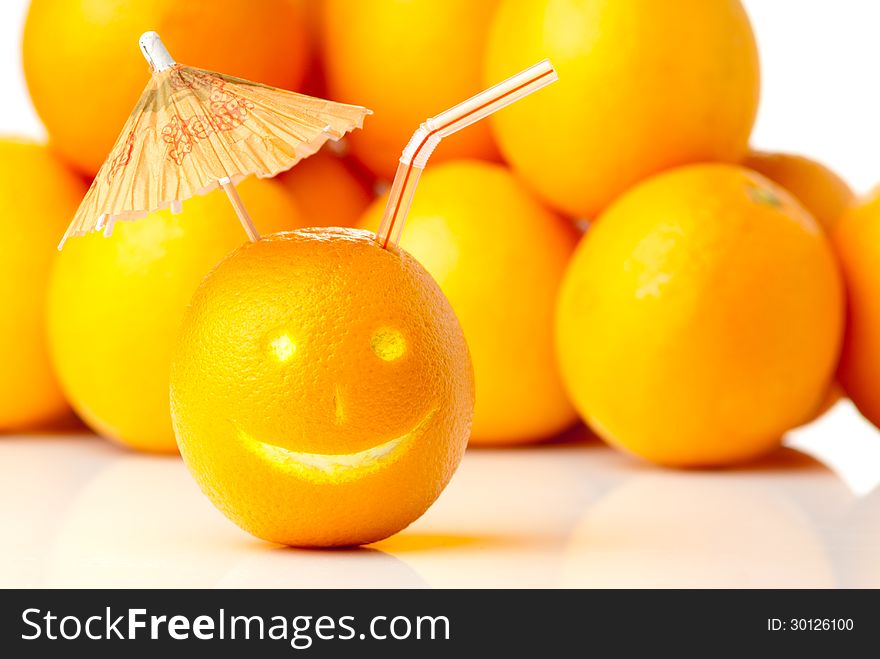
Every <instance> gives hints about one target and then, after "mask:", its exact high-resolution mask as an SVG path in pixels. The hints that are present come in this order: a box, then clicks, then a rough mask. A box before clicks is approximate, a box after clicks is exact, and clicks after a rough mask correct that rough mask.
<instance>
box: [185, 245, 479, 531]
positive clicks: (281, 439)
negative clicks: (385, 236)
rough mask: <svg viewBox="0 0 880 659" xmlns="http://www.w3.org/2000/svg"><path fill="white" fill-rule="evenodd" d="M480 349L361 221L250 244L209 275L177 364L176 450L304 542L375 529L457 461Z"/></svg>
mask: <svg viewBox="0 0 880 659" xmlns="http://www.w3.org/2000/svg"><path fill="white" fill-rule="evenodd" d="M473 403H474V384H473V373H472V369H471V363H470V357H469V355H468V350H467V345H466V343H465V340H464V336H463V335H462V332H461V328H460V327H459V324H458V321H457V319H456V317H455V315H454V313H453V311H452V308H451V307H450V305H449V303H448V302H447V300H446V298H445V297H444V296H443V294H442V292H441V291H440V289H439V287H438V286H437V284H436V283H435V282H434V280H433V279H431V277H430V275H429V274H428V273H427V271H425V269H424V268H422V266H421V265H420V264H419V263H418V262H417V261H416V260H415V259H413V258H412V257H411V256H410V255H409V254H407V253H406V252H404V251H402V250H396V249H395V250H385V249H382V248H381V247H379V246H378V244H377V243H376V242H375V240H374V238H373V234H372V233H369V232H366V231H358V230H355V229H333V228H322V229H306V230H300V231H294V232H291V233H282V234H275V235H272V236H269V237H267V238H264V239H263V240H260V241H258V242H255V243H249V244H247V245H245V246H243V247H242V248H240V249H239V250H238V251H236V252H234V253H233V254H232V255H230V256H229V257H227V258H226V259H225V260H224V261H222V262H221V263H220V264H219V265H218V266H217V268H216V269H215V270H214V271H213V272H212V273H211V274H210V275H208V277H207V278H206V279H205V280H204V282H203V283H202V285H201V286H200V287H199V289H198V291H197V292H196V294H195V296H194V297H193V301H192V304H191V307H190V309H189V310H188V312H187V315H186V317H185V320H184V323H183V328H182V332H181V336H180V339H179V343H178V346H177V350H176V354H175V357H174V360H173V364H172V369H171V407H172V417H173V420H174V429H175V433H176V435H177V440H178V444H179V446H180V451H181V454H182V455H183V458H184V460H185V462H186V464H187V466H188V467H189V469H190V471H191V472H192V474H193V476H194V477H195V479H196V481H197V482H198V483H199V485H200V486H201V488H202V490H203V491H204V492H205V494H207V495H208V497H209V498H210V499H211V500H212V501H213V502H214V504H215V505H216V506H217V507H218V508H219V509H220V510H221V511H222V512H223V513H225V514H226V515H227V516H228V517H229V518H230V519H232V520H233V521H234V522H235V523H237V524H238V525H239V526H241V527H242V528H244V529H245V530H247V531H249V532H250V533H252V534H254V535H256V536H258V537H260V538H263V539H265V540H269V541H272V542H278V543H281V544H288V545H294V546H339V545H357V544H365V543H369V542H373V541H376V540H380V539H382V538H384V537H387V536H389V535H391V534H393V533H395V532H397V531H399V530H400V529H402V528H404V527H405V526H407V525H408V524H410V523H411V522H412V521H413V520H415V519H416V518H418V517H419V516H420V515H421V514H422V513H423V512H424V511H425V510H426V509H427V508H428V506H430V505H431V503H432V502H433V501H434V500H435V499H436V498H437V496H438V495H439V494H440V492H441V491H442V490H443V488H444V487H445V486H446V483H447V482H448V481H449V479H450V477H451V476H452V473H453V472H454V470H455V468H456V467H457V466H458V463H459V461H460V460H461V457H462V454H463V451H464V448H465V445H466V443H467V439H468V433H469V430H470V423H471V418H472V415H473Z"/></svg>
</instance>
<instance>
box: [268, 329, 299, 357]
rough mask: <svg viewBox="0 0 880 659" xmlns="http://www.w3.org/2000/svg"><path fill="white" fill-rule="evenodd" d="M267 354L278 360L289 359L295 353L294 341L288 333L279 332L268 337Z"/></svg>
mask: <svg viewBox="0 0 880 659" xmlns="http://www.w3.org/2000/svg"><path fill="white" fill-rule="evenodd" d="M268 347H269V354H271V355H272V356H273V357H275V359H277V360H278V361H279V362H286V361H289V360H290V358H291V357H293V356H294V354H296V343H295V342H294V340H293V338H291V336H290V334H288V333H287V332H280V333H278V334H276V335H275V336H273V337H272V338H270V339H269V346H268Z"/></svg>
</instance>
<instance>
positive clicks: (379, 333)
mask: <svg viewBox="0 0 880 659" xmlns="http://www.w3.org/2000/svg"><path fill="white" fill-rule="evenodd" d="M370 347H371V348H372V349H373V352H374V353H376V356H377V357H378V358H379V359H382V360H384V361H386V362H393V361H395V360H397V359H400V358H401V357H403V355H404V354H406V339H405V338H404V337H403V334H401V333H400V331H398V330H396V329H393V328H391V327H380V328H379V329H377V330H376V331H375V332H373V336H372V338H371V339H370Z"/></svg>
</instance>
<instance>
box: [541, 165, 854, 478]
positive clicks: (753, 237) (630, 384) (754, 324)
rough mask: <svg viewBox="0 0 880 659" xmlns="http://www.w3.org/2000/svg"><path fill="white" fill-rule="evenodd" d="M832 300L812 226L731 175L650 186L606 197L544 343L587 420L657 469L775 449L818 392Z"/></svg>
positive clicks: (832, 353)
mask: <svg viewBox="0 0 880 659" xmlns="http://www.w3.org/2000/svg"><path fill="white" fill-rule="evenodd" d="M842 329H843V295H842V288H841V282H840V276H839V273H838V271H837V266H836V263H835V259H834V255H833V252H832V250H831V247H830V245H829V244H828V242H827V241H826V238H825V236H824V233H823V232H822V231H821V230H820V229H819V227H818V225H817V224H816V222H815V220H813V218H812V217H811V216H810V215H809V213H807V212H806V211H805V210H804V209H803V207H801V206H800V204H798V203H797V201H795V199H794V198H793V197H792V196H791V195H790V194H789V193H787V192H786V191H785V190H783V189H782V188H780V187H779V186H777V185H775V184H773V183H771V182H770V181H769V180H767V179H765V178H764V177H762V176H760V175H759V174H756V173H754V172H751V171H750V170H747V169H744V168H741V167H736V166H732V165H695V166H691V167H685V168H681V169H678V170H674V171H672V172H668V173H666V174H661V175H659V176H656V177H654V178H652V179H650V180H648V181H646V182H644V183H642V184H641V185H639V186H637V187H635V188H633V189H632V190H630V191H629V192H628V193H626V194H625V195H624V196H623V197H621V198H620V199H619V200H618V201H617V202H615V203H614V204H613V205H612V206H611V207H610V208H609V209H608V210H607V211H606V212H605V213H604V214H603V215H602V216H601V218H600V219H599V221H598V222H597V223H596V224H595V226H593V227H592V228H591V229H590V230H589V232H588V233H587V235H586V237H585V239H584V240H583V242H582V243H581V245H580V246H579V247H578V250H577V251H576V253H575V255H574V258H573V260H572V262H571V265H570V266H569V270H568V272H567V274H566V278H565V282H564V284H563V287H562V292H561V294H560V299H559V307H558V314H557V340H558V349H559V356H560V362H561V364H562V371H563V375H564V377H565V380H566V384H567V386H568V390H569V393H570V394H571V396H572V398H573V400H574V402H575V405H576V406H577V408H578V410H579V411H580V413H581V414H582V415H583V417H584V419H585V420H586V421H587V422H588V423H589V424H590V425H591V426H592V428H593V429H594V430H595V431H596V432H597V433H598V434H599V435H601V436H602V437H603V438H605V439H606V440H608V441H609V442H611V443H612V444H614V445H616V446H619V447H622V448H624V449H626V450H628V451H631V452H632V453H635V454H637V455H640V456H642V457H644V458H647V459H648V460H651V461H653V462H657V463H660V464H666V465H674V466H710V465H724V464H730V463H733V462H737V461H741V460H745V459H748V458H752V457H754V456H756V455H759V454H761V453H763V452H766V451H768V450H770V449H772V448H774V447H775V446H777V445H778V443H779V441H780V438H781V436H782V434H783V433H785V432H786V431H787V430H789V429H790V428H792V427H794V426H795V425H797V424H798V423H800V422H802V421H803V419H804V418H806V417H807V415H809V414H810V413H811V412H813V411H814V410H815V409H816V407H817V406H818V405H819V403H820V401H821V399H822V397H823V396H824V395H825V393H826V391H827V389H828V386H829V384H830V381H831V378H832V376H833V373H834V369H835V366H836V363H837V356H838V352H839V346H840V339H841V334H842Z"/></svg>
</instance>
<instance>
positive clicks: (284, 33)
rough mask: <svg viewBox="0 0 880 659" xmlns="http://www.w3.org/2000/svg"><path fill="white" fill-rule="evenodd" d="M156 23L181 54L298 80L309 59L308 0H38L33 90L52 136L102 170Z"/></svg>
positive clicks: (135, 93)
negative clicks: (144, 40)
mask: <svg viewBox="0 0 880 659" xmlns="http://www.w3.org/2000/svg"><path fill="white" fill-rule="evenodd" d="M148 30H156V31H158V32H159V33H160V34H161V35H162V39H163V41H164V42H165V44H166V45H167V46H168V49H169V51H170V52H171V55H172V57H174V58H175V59H177V61H179V62H182V63H184V64H189V65H191V66H196V67H199V68H203V69H209V70H212V71H220V72H222V73H226V74H229V75H234V76H239V77H242V78H246V79H248V80H253V81H255V82H262V83H265V84H268V85H273V86H276V87H282V88H284V89H296V88H297V87H298V85H299V84H300V82H301V81H302V79H303V76H304V74H305V68H306V65H307V61H308V32H307V30H306V28H305V19H304V17H303V8H302V3H300V2H292V1H291V0H261V1H260V3H259V9H257V8H255V6H254V3H253V2H249V1H248V0H210V1H207V0H196V1H194V2H193V1H190V2H178V1H177V0H32V2H31V5H30V10H29V11H28V16H27V22H26V24H25V29H24V41H23V49H24V52H23V58H24V71H25V76H26V78H27V84H28V89H29V90H30V94H31V99H32V100H33V103H34V107H35V108H36V110H37V113H38V114H39V115H40V118H41V119H42V120H43V123H44V124H45V126H46V130H47V131H48V132H49V137H50V142H51V144H52V146H53V147H54V148H55V149H57V150H58V151H59V152H60V153H61V154H62V155H63V156H64V158H65V159H66V160H68V161H69V162H70V163H72V164H73V165H74V166H76V167H77V168H79V169H80V170H81V171H83V172H84V173H86V174H94V173H95V172H97V171H98V169H99V168H100V166H101V164H102V163H103V162H104V159H105V158H106V157H107V154H108V153H109V152H110V149H111V148H112V146H113V144H114V143H115V141H116V138H117V136H118V135H119V130H120V128H121V127H122V125H123V124H124V123H125V120H126V119H127V118H128V115H129V114H130V113H131V111H132V109H133V108H134V105H135V103H136V102H137V100H138V98H139V97H140V94H141V92H142V91H143V89H144V86H145V85H146V84H147V81H148V80H149V75H150V70H149V66H148V65H147V63H146V62H145V61H144V58H143V55H141V52H140V48H139V47H138V38H139V37H140V35H141V34H142V33H143V32H146V31H148Z"/></svg>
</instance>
